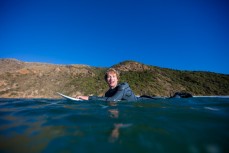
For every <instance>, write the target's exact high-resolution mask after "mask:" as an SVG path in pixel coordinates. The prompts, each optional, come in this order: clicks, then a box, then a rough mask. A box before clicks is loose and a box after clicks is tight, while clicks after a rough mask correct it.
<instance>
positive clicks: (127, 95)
mask: <svg viewBox="0 0 229 153" xmlns="http://www.w3.org/2000/svg"><path fill="white" fill-rule="evenodd" d="M89 100H103V101H119V100H126V101H136V100H138V98H137V97H136V96H135V95H134V93H133V91H132V90H131V89H130V86H129V84H128V83H126V82H125V83H121V84H119V85H118V86H116V87H115V88H114V89H109V90H108V91H107V92H106V93H105V97H97V96H89Z"/></svg>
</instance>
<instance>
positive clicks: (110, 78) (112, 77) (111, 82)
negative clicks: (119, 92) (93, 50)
mask: <svg viewBox="0 0 229 153" xmlns="http://www.w3.org/2000/svg"><path fill="white" fill-rule="evenodd" d="M107 84H108V86H109V87H110V88H112V89H113V88H115V87H116V86H117V84H118V78H117V75H116V73H114V72H109V73H108V74H107Z"/></svg>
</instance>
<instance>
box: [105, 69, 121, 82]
mask: <svg viewBox="0 0 229 153" xmlns="http://www.w3.org/2000/svg"><path fill="white" fill-rule="evenodd" d="M110 72H113V73H115V74H116V76H117V79H118V80H119V72H118V71H117V70H115V69H114V68H109V69H108V70H107V71H106V73H105V75H104V79H105V81H107V76H108V73H110Z"/></svg>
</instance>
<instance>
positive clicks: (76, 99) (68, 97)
mask: <svg viewBox="0 0 229 153" xmlns="http://www.w3.org/2000/svg"><path fill="white" fill-rule="evenodd" d="M57 94H58V95H60V96H62V97H63V98H66V99H68V100H74V101H82V99H78V98H73V97H70V96H66V95H64V94H62V93H59V92H57Z"/></svg>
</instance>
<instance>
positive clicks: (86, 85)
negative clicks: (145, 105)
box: [0, 59, 229, 98]
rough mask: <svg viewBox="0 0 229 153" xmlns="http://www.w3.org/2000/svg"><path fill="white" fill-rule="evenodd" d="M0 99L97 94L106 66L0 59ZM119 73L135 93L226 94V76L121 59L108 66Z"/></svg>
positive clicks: (228, 80) (100, 91)
mask: <svg viewBox="0 0 229 153" xmlns="http://www.w3.org/2000/svg"><path fill="white" fill-rule="evenodd" d="M0 65H1V67H0V97H1V98H58V97H59V96H58V95H57V94H56V92H62V93H64V94H67V95H70V96H73V95H99V96H102V95H103V94H104V93H105V91H106V90H107V85H106V83H105V81H104V79H103V76H104V73H105V71H106V70H107V68H99V67H91V66H88V65H78V64H73V65H54V64H47V63H29V62H22V61H19V60H16V59H0ZM112 67H114V68H116V69H117V70H118V71H120V72H121V80H120V82H128V83H129V84H130V86H131V88H132V89H133V91H134V92H135V94H136V95H142V94H147V95H157V96H169V95H170V94H173V93H174V92H176V91H187V92H190V93H192V94H193V95H229V75H224V74H217V73H212V72H194V71H180V70H172V69H167V68H160V67H155V66H150V65H145V64H142V63H138V62H135V61H124V62H121V63H119V64H117V65H114V66H112Z"/></svg>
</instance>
